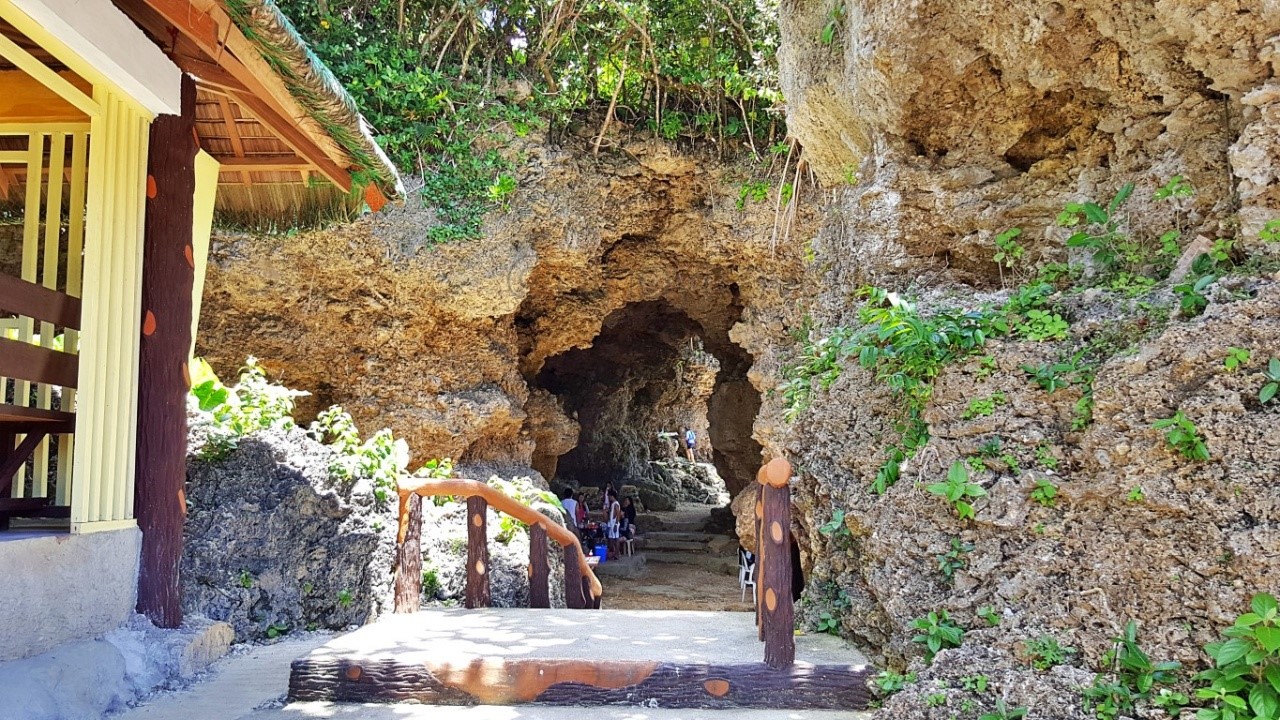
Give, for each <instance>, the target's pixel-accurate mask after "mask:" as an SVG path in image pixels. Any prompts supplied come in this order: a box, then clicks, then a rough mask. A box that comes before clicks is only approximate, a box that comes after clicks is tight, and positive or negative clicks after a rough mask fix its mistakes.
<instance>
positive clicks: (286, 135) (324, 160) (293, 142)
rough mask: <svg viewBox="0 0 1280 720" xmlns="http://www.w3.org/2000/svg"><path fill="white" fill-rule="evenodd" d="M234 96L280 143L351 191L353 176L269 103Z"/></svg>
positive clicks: (254, 97) (242, 94) (245, 95)
mask: <svg viewBox="0 0 1280 720" xmlns="http://www.w3.org/2000/svg"><path fill="white" fill-rule="evenodd" d="M232 95H233V96H234V97H235V99H236V102H239V103H240V105H241V106H242V107H247V108H249V111H250V112H252V113H253V114H254V115H255V116H256V117H257V118H258V120H260V121H261V122H262V124H263V125H265V126H267V127H268V128H270V129H271V131H272V132H274V133H276V135H277V136H278V137H279V138H280V141H281V142H283V143H284V144H285V145H288V146H289V149H290V150H292V151H294V152H295V153H297V154H298V155H299V156H301V157H303V158H306V159H307V160H308V161H310V162H311V164H312V165H314V166H315V168H316V170H318V171H319V172H320V174H321V175H324V176H325V177H326V178H328V179H329V182H332V183H333V184H334V185H337V186H338V187H340V188H342V190H343V192H350V191H351V175H350V174H348V173H347V171H346V170H343V169H342V168H340V167H338V165H337V163H335V162H333V161H332V160H330V159H329V156H328V155H326V154H325V153H324V152H323V151H322V150H321V149H320V148H319V147H317V146H316V144H315V143H314V142H312V141H311V139H310V138H309V137H307V136H306V135H305V134H304V133H303V132H302V131H301V130H298V129H297V127H296V126H295V125H294V124H291V123H289V122H288V121H286V120H285V119H284V118H282V117H280V116H279V115H277V114H276V112H275V111H274V110H273V109H272V108H271V107H270V106H269V105H268V104H267V103H265V102H263V101H262V100H260V99H258V98H257V97H256V96H254V95H252V94H250V93H247V92H245V93H232Z"/></svg>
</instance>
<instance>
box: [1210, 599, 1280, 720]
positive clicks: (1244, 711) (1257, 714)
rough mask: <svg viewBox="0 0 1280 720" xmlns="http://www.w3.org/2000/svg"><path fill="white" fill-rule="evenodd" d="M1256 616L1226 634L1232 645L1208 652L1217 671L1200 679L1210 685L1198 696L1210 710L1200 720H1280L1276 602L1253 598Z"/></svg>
mask: <svg viewBox="0 0 1280 720" xmlns="http://www.w3.org/2000/svg"><path fill="white" fill-rule="evenodd" d="M1250 605H1251V607H1250V610H1251V611H1252V612H1247V613H1245V614H1243V615H1241V616H1240V617H1238V618H1236V622H1235V624H1234V625H1232V626H1231V627H1229V628H1227V629H1226V630H1224V631H1223V633H1222V634H1223V635H1224V636H1225V638H1226V639H1224V640H1221V641H1218V642H1212V643H1209V644H1208V645H1206V646H1205V648H1204V650H1205V653H1206V654H1207V655H1208V656H1209V657H1210V658H1211V659H1212V660H1213V667H1212V668H1211V669H1209V670H1206V671H1204V672H1202V673H1200V674H1199V675H1197V676H1196V679H1197V680H1200V681H1201V682H1205V683H1207V685H1206V686H1205V687H1202V688H1200V689H1199V690H1197V691H1196V696H1197V697H1199V698H1200V699H1202V700H1207V701H1208V702H1209V705H1210V706H1209V707H1207V708H1204V709H1202V710H1200V711H1199V712H1198V713H1197V714H1196V718H1197V720H1276V719H1277V718H1280V613H1278V612H1277V607H1276V599H1275V597H1273V596H1271V595H1269V594H1267V593H1259V594H1257V595H1254V596H1253V600H1252V602H1251V603H1250Z"/></svg>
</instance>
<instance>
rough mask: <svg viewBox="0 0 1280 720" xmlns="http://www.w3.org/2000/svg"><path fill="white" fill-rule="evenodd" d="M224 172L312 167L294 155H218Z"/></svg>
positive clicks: (294, 169)
mask: <svg viewBox="0 0 1280 720" xmlns="http://www.w3.org/2000/svg"><path fill="white" fill-rule="evenodd" d="M217 160H218V164H220V165H221V166H222V170H223V171H224V172H226V171H231V170H241V171H245V172H247V171H249V170H252V171H255V172H267V171H273V172H300V171H302V170H307V169H310V167H311V163H309V162H307V161H305V160H303V159H302V158H299V157H294V156H293V155H249V156H238V157H228V156H219V157H217Z"/></svg>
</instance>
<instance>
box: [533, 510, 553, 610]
mask: <svg viewBox="0 0 1280 720" xmlns="http://www.w3.org/2000/svg"><path fill="white" fill-rule="evenodd" d="M529 607H531V608H549V607H551V566H550V565H549V564H548V563H547V529H546V528H545V527H543V526H542V523H538V524H536V525H530V526H529Z"/></svg>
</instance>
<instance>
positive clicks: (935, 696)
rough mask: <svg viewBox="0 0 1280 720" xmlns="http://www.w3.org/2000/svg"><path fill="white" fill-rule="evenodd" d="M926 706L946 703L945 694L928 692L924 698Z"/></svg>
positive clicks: (939, 705) (938, 705) (937, 705)
mask: <svg viewBox="0 0 1280 720" xmlns="http://www.w3.org/2000/svg"><path fill="white" fill-rule="evenodd" d="M924 704H925V706H926V707H941V706H943V705H946V704H947V694H946V693H944V692H937V693H929V694H928V695H926V696H925V698H924Z"/></svg>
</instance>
